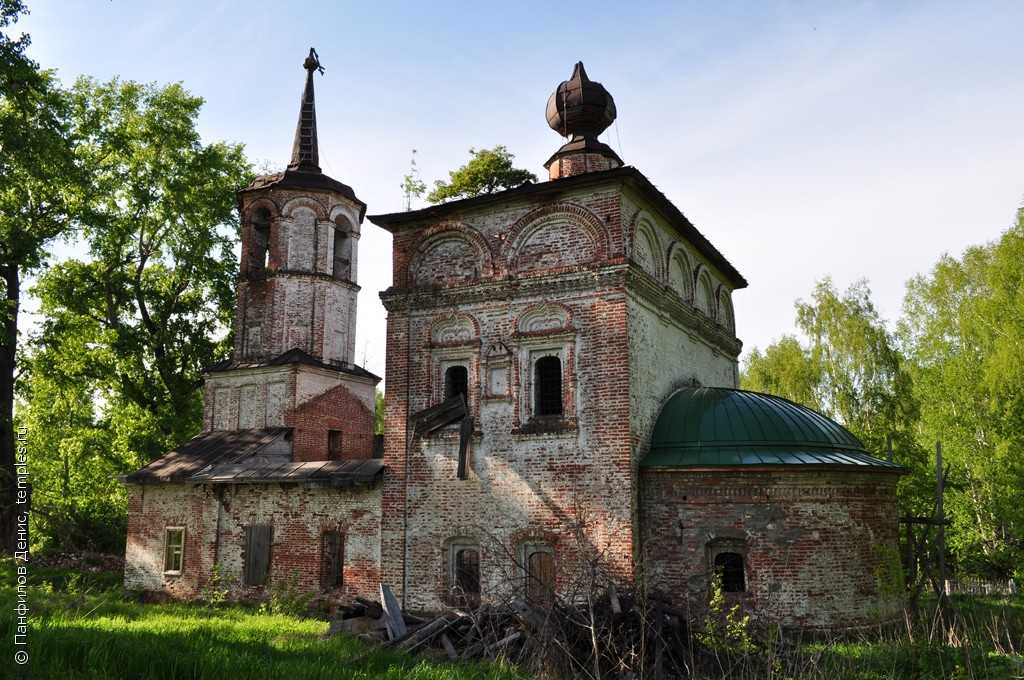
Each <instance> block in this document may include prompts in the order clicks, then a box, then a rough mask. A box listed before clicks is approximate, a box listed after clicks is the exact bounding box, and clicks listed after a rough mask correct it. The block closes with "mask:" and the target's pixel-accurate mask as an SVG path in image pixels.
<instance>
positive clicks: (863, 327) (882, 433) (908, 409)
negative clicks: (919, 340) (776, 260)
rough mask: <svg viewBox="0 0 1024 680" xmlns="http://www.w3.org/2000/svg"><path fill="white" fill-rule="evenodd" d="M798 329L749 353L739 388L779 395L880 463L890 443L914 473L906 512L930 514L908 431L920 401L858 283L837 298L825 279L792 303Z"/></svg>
mask: <svg viewBox="0 0 1024 680" xmlns="http://www.w3.org/2000/svg"><path fill="white" fill-rule="evenodd" d="M796 312H797V314H796V325H797V329H798V330H799V331H800V333H801V335H802V336H803V337H804V338H805V340H804V341H803V342H801V341H800V340H799V339H798V338H797V337H795V336H791V335H787V336H783V337H782V338H781V339H780V340H778V341H777V342H775V343H772V344H771V345H769V346H768V348H767V349H766V350H765V351H764V352H761V351H758V350H757V349H755V350H753V351H752V352H751V354H750V356H749V357H748V359H747V362H746V365H745V366H744V370H743V375H742V377H741V386H742V387H743V388H744V389H750V390H755V391H761V392H768V393H772V394H778V395H780V396H783V397H786V398H788V399H791V400H793V401H795V402H798V403H801V404H804V405H805V406H808V407H810V408H813V409H816V410H818V411H821V412H822V413H824V414H825V415H827V416H829V417H831V418H834V419H836V420H838V421H839V422H841V423H842V424H843V425H845V426H846V427H847V428H849V430H850V431H851V432H853V433H854V434H855V435H857V437H859V438H860V439H861V441H862V442H863V443H864V445H865V447H866V448H867V450H868V451H872V452H874V453H875V454H876V455H880V456H884V455H886V450H887V448H888V441H889V438H890V437H891V438H892V442H893V449H894V452H895V454H896V455H895V459H896V462H898V463H901V464H903V465H906V466H907V467H909V468H911V469H912V470H914V471H915V474H914V475H913V476H911V477H910V478H909V479H904V480H902V481H901V482H900V487H899V494H900V500H901V504H902V506H903V509H904V511H905V512H914V513H921V512H926V511H930V510H931V505H930V498H931V495H932V491H931V489H932V487H931V485H930V482H929V475H930V474H931V472H930V471H929V470H930V469H929V467H928V460H929V459H928V456H927V454H926V452H925V450H924V449H923V448H922V447H921V446H920V444H919V443H918V441H917V439H916V437H915V431H914V427H915V424H916V422H917V416H918V408H919V407H918V401H917V399H918V397H917V395H916V394H915V393H914V390H913V384H912V381H911V378H910V374H909V372H908V370H907V366H906V362H905V360H904V358H903V356H902V354H901V352H900V349H899V346H898V344H897V342H896V338H895V337H894V336H893V334H892V333H890V332H889V331H888V330H887V328H886V326H885V322H884V321H883V320H882V318H881V317H880V316H879V314H878V311H877V310H876V309H875V306H874V304H873V303H872V301H871V291H870V289H869V288H868V286H867V283H866V282H864V281H858V282H857V283H855V284H853V285H852V286H850V287H849V288H848V289H847V290H846V291H844V292H843V293H839V292H838V291H837V290H836V288H835V286H834V285H833V283H832V281H831V280H830V279H828V278H826V279H824V280H822V281H820V282H818V284H817V285H816V286H815V288H814V291H813V292H812V294H811V297H810V299H809V300H807V301H803V300H800V301H797V304H796Z"/></svg>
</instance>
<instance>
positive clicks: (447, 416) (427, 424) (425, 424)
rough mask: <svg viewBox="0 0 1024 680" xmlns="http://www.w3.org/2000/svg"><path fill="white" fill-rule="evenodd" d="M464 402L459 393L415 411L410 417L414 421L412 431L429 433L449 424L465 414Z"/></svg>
mask: <svg viewBox="0 0 1024 680" xmlns="http://www.w3.org/2000/svg"><path fill="white" fill-rule="evenodd" d="M466 413H467V411H466V402H465V400H464V399H463V397H462V395H461V394H456V395H454V396H452V397H451V398H449V399H446V400H445V401H443V402H441V403H440V404H437V405H436V406H431V407H429V408H425V409H423V410H422V411H417V412H416V413H414V414H413V415H412V417H411V420H412V421H413V422H414V423H415V425H414V431H415V433H416V434H417V435H419V436H423V435H425V434H430V433H431V432H433V431H434V430H436V429H438V428H442V427H444V426H445V425H450V424H452V423H454V422H456V421H458V420H461V419H462V418H463V417H465V416H466Z"/></svg>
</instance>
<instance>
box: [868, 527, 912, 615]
mask: <svg viewBox="0 0 1024 680" xmlns="http://www.w3.org/2000/svg"><path fill="white" fill-rule="evenodd" d="M872 552H873V553H874V557H875V568H874V576H875V588H876V590H877V591H878V598H879V600H880V601H881V602H882V603H883V607H890V606H891V607H892V610H893V612H897V611H899V609H900V605H901V604H902V603H903V596H904V593H905V590H906V582H905V580H904V577H903V562H902V560H901V559H900V553H899V550H897V549H896V547H895V546H891V545H883V544H877V545H874V546H872ZM880 618H882V617H880ZM885 618H888V617H885Z"/></svg>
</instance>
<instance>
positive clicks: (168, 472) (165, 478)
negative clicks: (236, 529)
mask: <svg viewBox="0 0 1024 680" xmlns="http://www.w3.org/2000/svg"><path fill="white" fill-rule="evenodd" d="M383 470H384V463H383V461H381V460H379V459H376V460H375V459H366V460H353V461H315V462H307V463H297V462H293V461H292V447H291V429H290V428H287V427H272V428H264V429H252V430H214V431H212V432H203V433H201V434H198V435H196V436H195V437H193V438H192V439H190V440H189V441H187V442H185V443H184V444H182V445H181V446H179V447H177V448H175V449H174V450H173V451H169V452H168V453H166V454H164V455H163V456H162V457H161V458H159V459H157V460H155V461H153V462H152V463H150V464H149V465H147V466H146V467H144V468H142V469H141V470H137V471H135V472H132V473H131V474H128V475H125V476H124V477H122V480H123V481H125V482H127V483H130V484H154V483H156V484H159V483H171V482H174V483H195V484H260V483H266V482H302V483H316V484H322V485H326V486H335V487H348V486H355V485H361V484H373V483H375V482H376V480H377V479H378V478H379V477H380V476H381V474H382V473H383Z"/></svg>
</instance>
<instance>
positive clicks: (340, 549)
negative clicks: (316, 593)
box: [320, 531, 345, 590]
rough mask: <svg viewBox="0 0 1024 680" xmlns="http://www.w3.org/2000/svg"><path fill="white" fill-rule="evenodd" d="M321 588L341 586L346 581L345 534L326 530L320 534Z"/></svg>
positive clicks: (327, 588) (330, 588)
mask: <svg viewBox="0 0 1024 680" xmlns="http://www.w3.org/2000/svg"><path fill="white" fill-rule="evenodd" d="M320 555H321V561H320V565H321V566H320V589H321V590H332V589H334V588H341V587H342V586H343V585H344V583H345V575H344V574H345V534H343V533H341V532H340V531H325V532H323V533H322V534H321V535H320Z"/></svg>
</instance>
